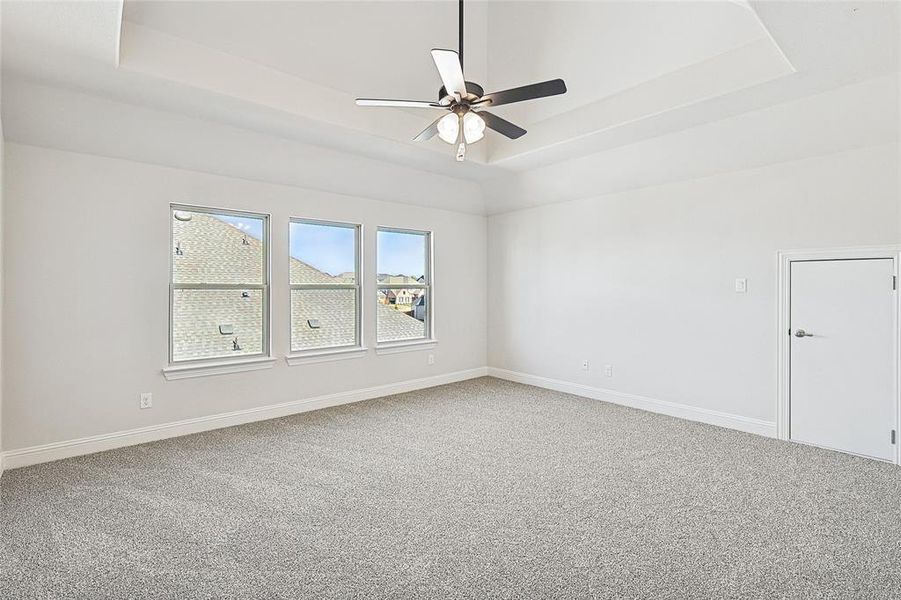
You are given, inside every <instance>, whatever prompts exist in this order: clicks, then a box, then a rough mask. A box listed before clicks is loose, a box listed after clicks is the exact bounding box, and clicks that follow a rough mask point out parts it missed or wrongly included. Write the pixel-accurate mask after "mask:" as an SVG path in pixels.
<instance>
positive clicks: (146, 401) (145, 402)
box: [141, 392, 153, 409]
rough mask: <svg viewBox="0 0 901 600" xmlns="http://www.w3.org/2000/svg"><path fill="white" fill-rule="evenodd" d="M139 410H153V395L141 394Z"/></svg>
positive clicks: (148, 393)
mask: <svg viewBox="0 0 901 600" xmlns="http://www.w3.org/2000/svg"><path fill="white" fill-rule="evenodd" d="M141 408H142V409H145V408H153V394H151V393H150V392H144V393H143V394H141Z"/></svg>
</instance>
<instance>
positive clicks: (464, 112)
mask: <svg viewBox="0 0 901 600" xmlns="http://www.w3.org/2000/svg"><path fill="white" fill-rule="evenodd" d="M459 6H460V27H459V34H460V37H459V44H460V47H459V52H455V51H453V50H445V49H442V48H435V49H433V50H432V60H434V61H435V67H437V69H438V75H440V76H441V83H442V84H443V85H442V86H441V89H440V90H438V101H437V102H428V101H423V100H386V99H379V98H357V105H358V106H383V107H384V106H388V107H394V108H430V109H439V110H445V111H448V113H447V114H445V115H442V116H440V117H438V118H437V119H435V120H434V121H433V122H432V124H431V125H429V126H428V127H426V128H425V129H423V130H422V131H421V132H420V133H419V135H417V136H416V137H415V138H413V139H414V141H417V142H424V141H426V140H430V139H432V138H433V137H435V136H436V135H437V136H438V138H439V139H440V140H442V141H443V142H447V143H448V144H453V145H455V146H456V159H457V161H463V160H464V159H465V158H466V145H467V144H473V143H475V142H478V141H479V140H480V139H482V138H483V137H485V129H486V128H488V129H492V130H494V131H496V132H498V133H500V134H501V135H503V136H506V137H508V138H510V139H512V140H515V139H517V138H520V137H522V136H524V135H525V134H526V130H525V129H523V128H522V127H519V126H517V125H514V124H513V123H511V122H510V121H507V120H505V119H502V118H500V117H498V116H497V115H495V114H493V113H490V112H488V111H486V110H484V109H485V108H487V107H495V106H501V105H503V104H512V103H514V102H523V101H525V100H534V99H536V98H545V97H547V96H556V95H558V94H565V93H566V84H565V83H564V82H563V80H562V79H551V80H549V81H543V82H541V83H533V84H531V85H525V86H522V87H518V88H512V89H509V90H504V91H501V92H492V93H490V94H486V93H485V90H484V89H483V88H482V86H480V85H479V84H477V83H474V82H472V81H466V80H465V79H464V77H463V0H460V3H459Z"/></svg>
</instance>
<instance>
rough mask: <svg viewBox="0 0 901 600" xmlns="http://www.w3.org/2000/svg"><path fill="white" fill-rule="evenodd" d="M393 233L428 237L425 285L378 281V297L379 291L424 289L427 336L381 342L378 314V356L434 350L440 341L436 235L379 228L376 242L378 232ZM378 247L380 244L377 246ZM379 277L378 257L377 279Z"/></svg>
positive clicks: (423, 231)
mask: <svg viewBox="0 0 901 600" xmlns="http://www.w3.org/2000/svg"><path fill="white" fill-rule="evenodd" d="M380 231H392V232H396V233H412V234H417V235H426V236H427V239H428V243H427V245H426V256H425V258H426V265H425V270H426V272H425V283H419V284H404V285H401V284H393V283H384V284H382V283H378V281H376V297H378V291H379V290H390V289H422V290H425V293H426V301H427V302H428V307H427V312H426V323H425V326H426V334H425V336H423V337H421V338H410V339H406V340H385V341H384V342H380V341H379V339H378V313H377V312H376V344H375V349H376V354H380V355H381V354H396V353H398V352H412V351H414V350H426V349H428V348H429V347H431V348H434V347H435V344H437V342H438V339H437V338H436V337H435V277H434V275H435V250H434V245H435V234H434V232H433V231H432V230H431V229H403V228H400V227H378V228H377V229H376V240H378V232H380ZM376 246H378V244H376ZM377 277H378V256H377V255H376V278H377Z"/></svg>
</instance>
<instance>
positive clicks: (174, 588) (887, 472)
mask: <svg viewBox="0 0 901 600" xmlns="http://www.w3.org/2000/svg"><path fill="white" fill-rule="evenodd" d="M0 488H2V492H0V494H2V514H0V544H2V545H0V569H2V571H0V598H4V599H24V598H66V599H76V598H91V599H100V598H179V599H190V598H313V597H327V598H351V597H355V598H388V597H390V598H412V597H418V598H487V597H492V598H578V597H596V598H655V599H661V598H673V599H676V598H678V599H687V598H717V599H718V598H899V597H901V469H899V468H898V467H895V466H892V465H887V464H881V463H877V462H874V461H869V460H864V459H859V458H854V457H851V456H845V455H842V454H838V453H834V452H828V451H823V450H817V449H813V448H809V447H805V446H801V445H796V444H790V443H785V442H779V441H775V440H770V439H765V438H761V437H757V436H753V435H747V434H742V433H738V432H734V431H730V430H726V429H720V428H717V427H711V426H707V425H701V424H697V423H691V422H688V421H680V420H677V419H672V418H669V417H664V416H660V415H654V414H650V413H644V412H640V411H636V410H631V409H627V408H622V407H618V406H613V405H609V404H604V403H601V402H597V401H594V400H587V399H583V398H579V397H575V396H569V395H566V394H560V393H556V392H551V391H546V390H541V389H537V388H532V387H528V386H523V385H517V384H513V383H508V382H504V381H499V380H495V379H488V378H485V379H478V380H473V381H468V382H464V383H458V384H453V385H447V386H443V387H438V388H433V389H430V390H424V391H419V392H414V393H410V394H403V395H399V396H393V397H389V398H384V399H380V400H373V401H369V402H364V403H359V404H354V405H348V406H343V407H337V408H332V409H326V410H321V411H317V412H312V413H306V414H301V415H296V416H293V417H287V418H283V419H277V420H272V421H267V422H264V423H256V424H251V425H244V426H241V427H234V428H230V429H224V430H219V431H213V432H209V433H204V434H199V435H194V436H189V437H183V438H177V439H172V440H166V441H162V442H156V443H152V444H146V445H143V446H136V447H132V448H126V449H122V450H115V451H111V452H105V453H102V454H95V455H92V456H86V457H81V458H74V459H69V460H64V461H59V462H56V463H51V464H45V465H38V466H35V467H30V468H25V469H18V470H15V471H10V472H7V473H6V475H4V476H3V480H2V486H0Z"/></svg>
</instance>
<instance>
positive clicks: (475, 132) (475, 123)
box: [463, 112, 485, 144]
mask: <svg viewBox="0 0 901 600" xmlns="http://www.w3.org/2000/svg"><path fill="white" fill-rule="evenodd" d="M463 137H464V138H466V143H467V144H472V143H474V142H478V141H479V140H480V139H482V138H483V137H485V120H484V119H482V117H480V116H479V115H477V114H476V113H474V112H468V113H466V115H465V116H464V117H463Z"/></svg>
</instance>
